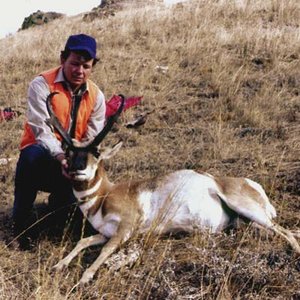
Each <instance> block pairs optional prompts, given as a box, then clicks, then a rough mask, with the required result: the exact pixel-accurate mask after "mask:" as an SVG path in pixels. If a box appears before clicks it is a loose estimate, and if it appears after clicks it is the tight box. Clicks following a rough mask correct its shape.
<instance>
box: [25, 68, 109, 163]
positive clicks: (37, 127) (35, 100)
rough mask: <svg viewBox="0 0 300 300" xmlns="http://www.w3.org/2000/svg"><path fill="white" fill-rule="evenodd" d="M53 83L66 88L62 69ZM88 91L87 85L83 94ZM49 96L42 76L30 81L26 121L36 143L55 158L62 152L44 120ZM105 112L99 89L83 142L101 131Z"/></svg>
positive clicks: (47, 115)
mask: <svg viewBox="0 0 300 300" xmlns="http://www.w3.org/2000/svg"><path fill="white" fill-rule="evenodd" d="M55 82H65V84H66V86H68V84H67V81H66V80H65V78H64V76H63V72H62V69H60V70H59V72H58V74H57V77H56V79H55ZM68 89H69V91H70V93H71V95H72V99H74V98H73V93H72V90H71V89H70V88H68ZM88 89H89V86H88V83H87V89H86V91H84V93H85V92H87V90H88ZM49 94H50V89H49V86H48V84H47V82H46V80H45V78H44V77H43V76H37V77H36V78H34V79H33V81H31V83H30V84H29V88H28V109H27V120H28V124H29V125H30V127H31V129H32V131H33V133H34V135H35V138H36V141H37V143H39V144H42V145H43V146H44V147H45V148H47V149H48V150H49V151H50V153H51V155H52V156H54V157H55V156H57V155H58V154H60V153H63V152H64V151H63V150H62V145H61V142H60V141H59V140H58V139H57V138H56V136H55V135H54V134H53V132H52V131H51V129H50V127H49V126H48V125H47V124H46V123H45V120H46V119H48V118H49V114H48V111H47V107H46V99H47V96H48V95H49ZM105 110H106V105H105V98H104V95H103V93H102V92H101V91H100V89H98V94H97V98H96V102H95V106H94V108H93V110H92V114H91V116H90V119H89V121H88V126H87V131H86V134H85V136H84V140H91V139H93V138H94V137H95V136H96V135H97V134H98V133H99V132H100V131H101V130H102V128H103V127H104V123H105ZM71 124H72V121H71V122H70V127H71ZM69 129H70V128H69ZM69 129H68V130H69Z"/></svg>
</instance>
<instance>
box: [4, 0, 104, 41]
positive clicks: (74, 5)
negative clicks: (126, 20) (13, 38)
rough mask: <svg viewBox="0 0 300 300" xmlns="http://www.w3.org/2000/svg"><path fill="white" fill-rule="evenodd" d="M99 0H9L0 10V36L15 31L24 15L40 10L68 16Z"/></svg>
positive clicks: (97, 3)
mask: <svg viewBox="0 0 300 300" xmlns="http://www.w3.org/2000/svg"><path fill="white" fill-rule="evenodd" d="M100 3H101V0H9V1H5V5H3V6H2V8H1V10H0V38H3V37H5V36H6V35H8V34H10V33H15V32H17V30H18V29H19V28H20V27H21V26H22V23H23V21H24V19H25V18H26V17H28V16H29V15H30V14H32V13H34V12H36V11H37V10H41V11H44V12H49V11H54V12H57V13H63V14H66V15H68V16H72V15H77V14H79V13H82V12H86V11H89V10H91V9H92V8H94V7H96V6H98V5H100Z"/></svg>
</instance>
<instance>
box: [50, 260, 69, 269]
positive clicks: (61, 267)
mask: <svg viewBox="0 0 300 300" xmlns="http://www.w3.org/2000/svg"><path fill="white" fill-rule="evenodd" d="M66 267H67V265H66V264H65V263H63V262H62V261H60V262H58V263H57V264H56V265H54V266H53V267H52V269H53V270H55V271H62V270H64V269H66Z"/></svg>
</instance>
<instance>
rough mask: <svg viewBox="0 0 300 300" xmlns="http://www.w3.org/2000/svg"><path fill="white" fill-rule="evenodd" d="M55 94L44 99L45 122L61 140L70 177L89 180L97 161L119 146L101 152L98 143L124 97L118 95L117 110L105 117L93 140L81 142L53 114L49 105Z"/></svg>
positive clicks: (95, 169) (93, 173)
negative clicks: (119, 97) (104, 121)
mask: <svg viewBox="0 0 300 300" xmlns="http://www.w3.org/2000/svg"><path fill="white" fill-rule="evenodd" d="M55 94H57V92H53V93H51V94H49V96H48V97H47V100H46V106H47V110H48V113H49V115H50V118H49V119H47V120H46V123H47V124H48V125H49V126H50V127H51V128H52V129H53V128H54V130H56V131H57V132H58V134H59V135H60V136H61V138H62V140H63V143H64V149H65V154H66V159H67V161H68V166H69V169H68V173H69V175H70V176H71V179H72V180H74V181H90V180H91V179H93V178H94V177H95V174H96V171H97V168H98V164H99V162H100V161H101V160H102V159H105V158H108V157H110V156H111V152H116V151H117V150H118V149H119V148H120V146H121V143H119V144H118V145H117V146H116V147H114V148H113V149H110V150H112V151H109V153H108V152H107V151H104V152H102V153H101V151H100V143H101V142H102V141H103V139H104V138H105V137H106V135H107V134H108V133H109V131H110V130H111V128H112V126H113V124H114V123H115V122H116V121H117V119H118V117H119V115H120V114H121V112H122V110H123V107H124V102H125V98H124V96H122V95H120V96H121V98H122V100H121V104H120V106H119V108H118V110H117V112H116V113H115V114H114V115H112V116H110V117H109V118H108V119H107V122H106V124H105V126H104V128H103V129H102V131H101V132H100V133H99V134H98V135H97V136H96V137H95V138H94V140H92V141H91V142H88V143H86V142H84V143H81V142H79V141H77V140H75V139H72V138H71V136H70V135H69V134H68V133H67V131H66V130H65V129H64V128H63V126H62V125H61V123H60V122H59V120H58V118H57V116H56V115H55V113H54V111H53V109H52V105H51V100H52V98H53V96H54V95H55Z"/></svg>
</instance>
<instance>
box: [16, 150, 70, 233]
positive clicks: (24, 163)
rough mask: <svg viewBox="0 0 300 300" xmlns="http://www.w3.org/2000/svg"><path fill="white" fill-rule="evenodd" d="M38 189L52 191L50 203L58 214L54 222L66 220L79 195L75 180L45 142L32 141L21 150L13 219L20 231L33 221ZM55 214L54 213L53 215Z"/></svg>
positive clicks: (17, 229) (58, 222)
mask: <svg viewBox="0 0 300 300" xmlns="http://www.w3.org/2000/svg"><path fill="white" fill-rule="evenodd" d="M38 191H44V192H49V193H50V197H49V206H50V208H51V209H52V210H53V211H57V212H58V213H54V214H53V215H54V216H55V218H56V219H55V220H54V223H57V224H62V223H63V222H65V220H63V218H67V215H68V213H69V212H70V210H71V209H74V207H75V206H74V205H72V204H74V203H75V197H74V195H73V192H72V187H71V183H70V182H69V180H68V179H67V178H65V177H64V176H63V175H62V171H61V165H60V163H59V162H58V161H57V160H55V159H54V158H53V157H52V156H51V155H50V153H49V151H48V150H47V149H46V148H44V147H43V146H41V145H37V144H35V145H31V146H28V147H26V148H25V149H23V150H21V153H20V157H19V160H18V163H17V168H16V175H15V200H14V206H13V221H14V224H15V228H16V231H21V230H23V229H24V228H26V227H27V226H28V225H30V224H29V223H30V222H32V209H33V204H34V201H35V199H36V196H37V192H38ZM52 218H53V217H52Z"/></svg>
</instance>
